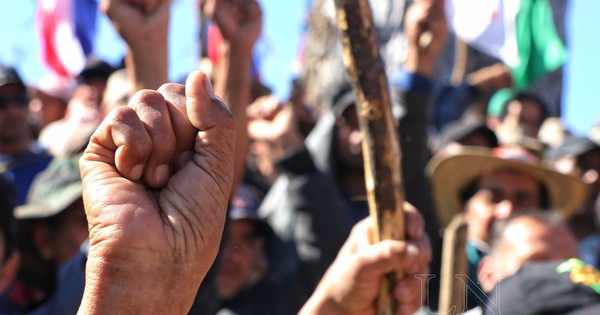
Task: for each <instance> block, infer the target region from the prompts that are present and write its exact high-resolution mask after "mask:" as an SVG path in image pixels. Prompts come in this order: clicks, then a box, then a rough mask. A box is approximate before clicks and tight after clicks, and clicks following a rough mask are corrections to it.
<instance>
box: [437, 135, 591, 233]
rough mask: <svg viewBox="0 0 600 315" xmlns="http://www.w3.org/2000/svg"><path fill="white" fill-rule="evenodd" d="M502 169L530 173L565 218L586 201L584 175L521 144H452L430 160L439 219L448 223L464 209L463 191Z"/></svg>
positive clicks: (445, 224)
mask: <svg viewBox="0 0 600 315" xmlns="http://www.w3.org/2000/svg"><path fill="white" fill-rule="evenodd" d="M498 170H512V171H515V172H519V173H524V174H527V175H529V176H531V177H533V178H535V179H536V180H537V181H539V182H540V183H542V184H543V185H544V186H545V187H546V188H547V189H548V196H549V199H550V200H549V205H550V207H551V208H552V209H558V210H559V211H560V212H561V214H562V216H563V217H564V218H568V217H569V216H571V215H572V214H573V213H574V212H575V211H576V210H577V208H579V206H580V205H581V204H582V203H583V201H584V199H585V197H586V193H587V187H586V185H585V184H584V183H583V182H582V181H581V179H579V178H577V177H574V176H570V175H566V174H561V173H559V172H556V171H553V170H551V169H548V168H545V167H542V166H541V165H540V161H539V159H538V158H537V157H536V156H535V155H533V154H531V153H529V152H527V151H526V150H524V149H523V148H518V147H498V148H495V149H488V148H483V147H468V146H462V147H451V148H450V149H449V150H445V151H441V152H439V153H438V154H436V156H434V157H433V159H432V160H431V161H430V162H429V164H428V166H427V173H428V175H429V178H430V182H431V186H432V190H433V197H434V201H435V205H436V211H437V215H438V219H439V222H440V224H442V226H447V225H448V223H450V221H451V220H452V217H453V216H454V215H455V214H457V213H459V212H461V211H462V210H463V207H464V204H463V202H462V201H461V194H462V193H463V192H464V190H465V189H466V188H467V187H468V186H469V185H470V184H472V183H473V181H475V180H476V179H477V178H479V177H481V176H483V175H486V174H490V173H492V172H494V171H498Z"/></svg>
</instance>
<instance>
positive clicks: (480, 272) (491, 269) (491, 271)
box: [477, 256, 499, 293]
mask: <svg viewBox="0 0 600 315" xmlns="http://www.w3.org/2000/svg"><path fill="white" fill-rule="evenodd" d="M477 277H478V278H479V284H480V285H481V288H482V289H483V291H485V292H487V293H490V292H492V290H493V289H494V286H495V285H496V283H497V282H498V281H499V278H498V274H497V272H496V260H495V259H494V258H493V257H491V256H485V257H483V258H482V259H481V261H480V262H479V265H478V266H477Z"/></svg>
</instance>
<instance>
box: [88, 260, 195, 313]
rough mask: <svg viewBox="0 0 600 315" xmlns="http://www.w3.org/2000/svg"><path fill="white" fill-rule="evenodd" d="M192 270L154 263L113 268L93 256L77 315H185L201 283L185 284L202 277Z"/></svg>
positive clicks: (180, 266) (129, 264)
mask: <svg viewBox="0 0 600 315" xmlns="http://www.w3.org/2000/svg"><path fill="white" fill-rule="evenodd" d="M190 269H193V268H190V266H189V265H188V266H186V265H185V264H183V265H179V266H174V265H173V264H163V265H161V264H157V263H155V262H152V261H147V262H143V263H140V262H139V261H138V262H135V263H128V264H114V263H109V262H108V261H107V259H106V258H105V257H96V255H94V252H90V256H89V258H88V261H87V265H86V280H85V281H86V283H85V290H84V294H83V299H82V302H81V306H80V309H79V312H78V314H114V313H120V314H167V313H169V314H185V313H187V312H188V311H189V309H190V307H191V305H192V302H193V300H194V297H195V294H196V292H197V290H198V287H199V285H200V282H201V280H202V279H201V277H199V279H198V281H197V282H194V284H190V283H188V282H190V281H185V279H186V276H187V277H189V276H192V277H193V276H198V275H202V273H200V272H190ZM192 282H193V281H192Z"/></svg>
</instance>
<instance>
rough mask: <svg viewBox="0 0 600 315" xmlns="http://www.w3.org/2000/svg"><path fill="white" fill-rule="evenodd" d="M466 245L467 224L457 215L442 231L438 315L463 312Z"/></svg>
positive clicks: (466, 263)
mask: <svg viewBox="0 0 600 315" xmlns="http://www.w3.org/2000/svg"><path fill="white" fill-rule="evenodd" d="M466 243H467V224H466V223H465V221H464V219H463V218H462V216H461V215H460V214H457V215H456V216H454V218H453V219H452V221H451V222H450V224H449V225H448V227H446V230H445V231H444V247H443V249H442V274H441V279H440V305H439V310H438V312H439V313H440V314H460V313H462V312H463V311H464V310H465V306H466V305H465V303H466V290H467V287H466V283H467V278H466V277H467V273H468V271H469V266H468V262H467V253H466V251H465V246H466ZM459 277H464V279H459Z"/></svg>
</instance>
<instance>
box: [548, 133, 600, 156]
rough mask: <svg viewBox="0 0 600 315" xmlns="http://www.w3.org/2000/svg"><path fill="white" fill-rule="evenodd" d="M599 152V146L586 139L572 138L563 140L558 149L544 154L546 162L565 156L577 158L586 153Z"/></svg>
mask: <svg viewBox="0 0 600 315" xmlns="http://www.w3.org/2000/svg"><path fill="white" fill-rule="evenodd" d="M594 150H600V145H599V144H598V143H596V142H594V141H592V140H591V139H590V138H588V137H581V136H573V137H569V138H567V139H565V142H563V143H562V144H561V145H559V146H558V147H556V148H554V149H551V150H549V151H548V153H547V154H546V159H547V160H556V159H560V158H563V157H567V156H573V157H578V156H581V155H583V154H585V153H587V152H590V151H594Z"/></svg>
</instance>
